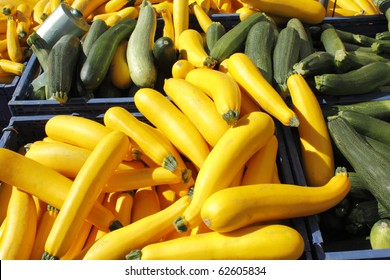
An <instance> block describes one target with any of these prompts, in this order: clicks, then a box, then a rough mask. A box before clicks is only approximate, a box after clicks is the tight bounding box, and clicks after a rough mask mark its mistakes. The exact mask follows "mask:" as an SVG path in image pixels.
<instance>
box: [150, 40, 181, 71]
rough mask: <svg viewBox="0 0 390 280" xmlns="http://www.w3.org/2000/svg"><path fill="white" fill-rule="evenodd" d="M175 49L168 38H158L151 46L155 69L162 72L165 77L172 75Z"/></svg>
mask: <svg viewBox="0 0 390 280" xmlns="http://www.w3.org/2000/svg"><path fill="white" fill-rule="evenodd" d="M177 54H178V53H177V49H176V47H175V43H174V42H173V40H172V39H171V38H169V37H164V36H162V37H160V38H158V39H157V40H156V41H155V42H154V45H153V56H154V59H155V61H156V67H157V69H158V70H159V71H160V70H161V71H163V72H164V76H165V77H169V76H171V75H172V66H173V64H174V63H175V62H176V60H177Z"/></svg>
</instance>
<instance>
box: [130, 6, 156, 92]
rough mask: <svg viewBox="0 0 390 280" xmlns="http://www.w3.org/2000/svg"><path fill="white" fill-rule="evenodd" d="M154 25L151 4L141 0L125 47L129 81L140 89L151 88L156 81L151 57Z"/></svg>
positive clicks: (154, 15)
mask: <svg viewBox="0 0 390 280" xmlns="http://www.w3.org/2000/svg"><path fill="white" fill-rule="evenodd" d="M156 25H157V19H156V12H155V10H154V8H153V6H152V4H151V3H150V2H149V1H146V0H143V1H142V4H141V6H140V11H139V16H138V20H137V24H136V26H135V28H134V31H133V33H131V35H130V38H129V43H128V46H127V64H128V66H129V70H130V76H131V80H132V81H133V83H135V84H136V85H137V86H139V87H141V88H142V87H149V88H153V87H154V85H155V83H156V80H157V69H156V66H155V61H154V56H153V43H154V36H155V33H156Z"/></svg>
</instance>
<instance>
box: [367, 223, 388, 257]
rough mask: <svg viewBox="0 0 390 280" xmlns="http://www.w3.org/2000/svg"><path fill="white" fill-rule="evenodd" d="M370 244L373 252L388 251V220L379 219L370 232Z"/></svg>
mask: <svg viewBox="0 0 390 280" xmlns="http://www.w3.org/2000/svg"><path fill="white" fill-rule="evenodd" d="M370 244H371V248H372V249H374V250H380V249H390V219H388V218H387V219H379V220H378V221H376V222H375V224H374V225H373V226H372V228H371V231H370Z"/></svg>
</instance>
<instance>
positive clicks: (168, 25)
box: [159, 8, 175, 42]
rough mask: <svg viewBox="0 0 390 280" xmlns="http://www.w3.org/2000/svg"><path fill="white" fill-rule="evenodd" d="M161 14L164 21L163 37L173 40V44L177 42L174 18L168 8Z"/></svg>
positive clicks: (162, 10)
mask: <svg viewBox="0 0 390 280" xmlns="http://www.w3.org/2000/svg"><path fill="white" fill-rule="evenodd" d="M159 13H160V15H161V17H162V19H163V21H164V27H163V36H164V37H168V38H171V40H172V42H175V29H174V28H173V17H172V13H171V11H170V10H169V9H167V8H162V9H160V11H159Z"/></svg>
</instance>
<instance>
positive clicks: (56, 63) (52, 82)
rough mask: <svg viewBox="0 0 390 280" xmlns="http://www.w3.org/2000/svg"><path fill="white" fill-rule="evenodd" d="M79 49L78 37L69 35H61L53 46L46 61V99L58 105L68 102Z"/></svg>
mask: <svg viewBox="0 0 390 280" xmlns="http://www.w3.org/2000/svg"><path fill="white" fill-rule="evenodd" d="M80 49H81V44H80V39H79V37H77V36H75V35H69V34H66V35H63V36H62V37H61V38H60V39H59V40H58V41H57V42H56V43H55V44H54V45H53V47H52V49H51V51H50V53H49V57H48V61H47V92H46V99H55V100H57V101H58V102H60V103H65V102H66V101H67V100H68V97H69V92H70V89H71V87H72V82H73V75H74V71H75V69H76V64H77V61H78V58H79V53H80Z"/></svg>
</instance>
